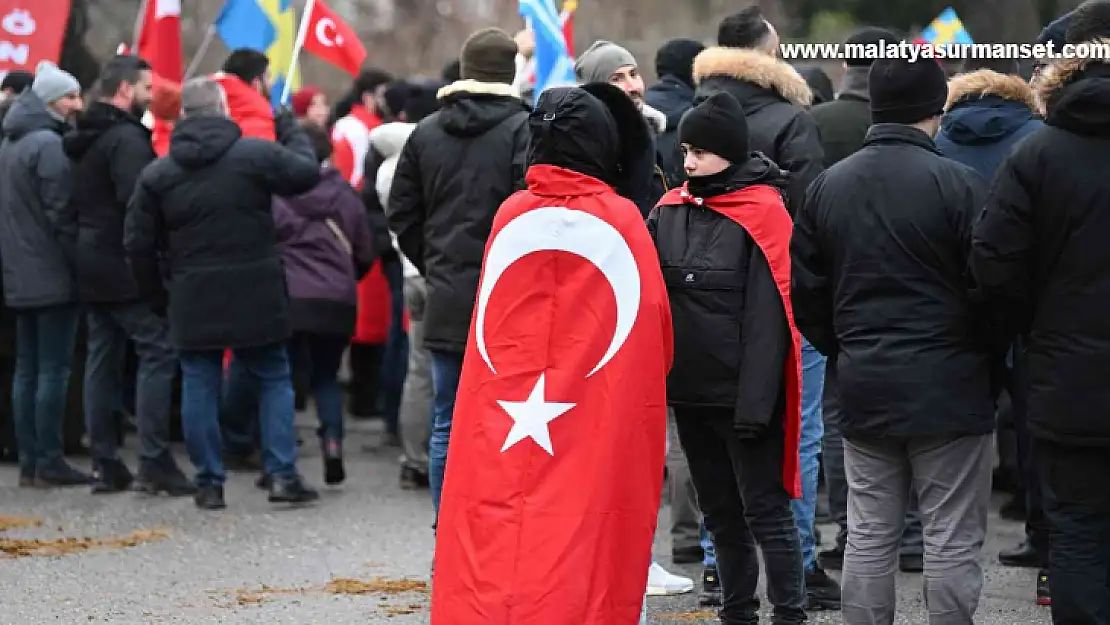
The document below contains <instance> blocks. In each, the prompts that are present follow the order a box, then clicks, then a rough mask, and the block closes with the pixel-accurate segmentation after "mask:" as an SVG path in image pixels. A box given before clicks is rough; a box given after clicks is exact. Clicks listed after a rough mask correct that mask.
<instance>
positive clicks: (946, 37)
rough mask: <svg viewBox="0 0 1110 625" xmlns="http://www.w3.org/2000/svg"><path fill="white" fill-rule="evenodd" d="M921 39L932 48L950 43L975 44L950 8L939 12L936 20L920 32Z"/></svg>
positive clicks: (953, 10) (954, 11)
mask: <svg viewBox="0 0 1110 625" xmlns="http://www.w3.org/2000/svg"><path fill="white" fill-rule="evenodd" d="M921 38H922V39H924V40H925V41H928V42H929V43H931V44H933V45H934V46H943V45H947V44H950V43H959V44H965V45H971V44H973V43H975V42H974V41H973V40H972V39H971V33H969V32H967V29H966V28H964V23H963V22H961V21H960V17H959V16H958V15H956V10H955V9H953V8H952V7H948V8H947V9H945V10H943V11H941V13H940V15H938V16H937V19H935V20H933V22H932V23H931V24H929V26H928V27H927V28H926V29H925V30H923V31H921Z"/></svg>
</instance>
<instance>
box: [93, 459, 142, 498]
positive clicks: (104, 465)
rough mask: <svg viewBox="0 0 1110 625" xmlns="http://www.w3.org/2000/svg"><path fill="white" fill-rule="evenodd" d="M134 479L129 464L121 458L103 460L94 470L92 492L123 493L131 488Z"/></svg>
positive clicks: (96, 493)
mask: <svg viewBox="0 0 1110 625" xmlns="http://www.w3.org/2000/svg"><path fill="white" fill-rule="evenodd" d="M134 481H135V478H134V476H132V475H131V471H130V470H129V469H128V468H127V465H125V464H123V463H122V462H120V461H119V460H101V461H100V462H98V463H97V467H96V470H95V471H94V472H93V487H92V492H93V494H94V495H104V494H108V493H121V492H123V491H126V490H130V489H131V483H132V482H134Z"/></svg>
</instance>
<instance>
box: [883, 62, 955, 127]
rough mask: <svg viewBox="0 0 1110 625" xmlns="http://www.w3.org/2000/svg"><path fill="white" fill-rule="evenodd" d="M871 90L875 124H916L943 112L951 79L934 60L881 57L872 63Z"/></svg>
mask: <svg viewBox="0 0 1110 625" xmlns="http://www.w3.org/2000/svg"><path fill="white" fill-rule="evenodd" d="M867 90H868V92H869V93H870V95H871V123H874V124H883V123H895V124H914V123H917V122H919V121H921V120H923V119H928V118H930V117H933V116H934V115H940V114H941V112H942V111H943V110H944V101H945V100H946V99H947V98H948V81H947V80H946V79H945V76H944V69H942V68H941V66H940V64H939V63H937V62H936V61H934V60H933V59H921V60H919V61H916V62H914V61H909V60H907V59H902V58H894V59H879V60H877V61H875V63H874V64H872V65H871V71H870V72H869V73H868V78H867Z"/></svg>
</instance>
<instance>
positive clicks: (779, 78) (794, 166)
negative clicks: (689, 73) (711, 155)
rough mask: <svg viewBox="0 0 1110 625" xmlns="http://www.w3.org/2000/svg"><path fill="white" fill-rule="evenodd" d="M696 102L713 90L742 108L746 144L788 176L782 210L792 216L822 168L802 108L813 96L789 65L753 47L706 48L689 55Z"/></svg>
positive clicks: (817, 142) (816, 139)
mask: <svg viewBox="0 0 1110 625" xmlns="http://www.w3.org/2000/svg"><path fill="white" fill-rule="evenodd" d="M694 82H696V83H697V84H698V86H697V91H696V92H695V96H694V103H695V104H697V103H698V102H701V101H702V100H703V99H705V98H707V97H709V96H710V95H712V94H713V93H716V92H718V91H727V92H728V93H730V94H732V95H733V96H734V97H735V98H736V99H737V100H739V101H740V105H741V106H742V107H743V108H744V116H745V117H746V118H747V121H748V133H749V144H750V146H751V149H752V150H753V151H755V152H761V153H763V154H764V155H766V156H767V157H768V158H770V159H771V160H772V161H774V162H775V164H776V165H778V166H779V167H780V168H781V169H783V170H785V171H786V172H787V173H788V175H789V180H790V182H789V188H788V190H787V195H786V197H787V199H786V208H787V210H789V211H790V213H791V214H793V213H794V212H795V211H797V210H798V206H801V204H802V198H803V197H804V196H805V192H806V189H807V188H808V187H809V185H810V183H811V182H813V179H814V178H816V177H817V175H818V174H820V173H821V171H822V170H823V169H824V167H823V162H824V153H823V151H822V149H821V137H820V133H819V132H818V130H817V124H816V123H815V122H814V121H813V118H812V117H811V116H810V114H809V112H807V111H806V110H805V107H806V106H808V105H809V104H810V102H811V101H812V99H813V95H812V93H811V92H810V90H809V85H807V84H806V81H805V79H804V78H802V77H801V76H800V75H799V74H798V72H797V71H795V70H794V68H792V67H791V66H790V65H788V64H786V63H784V62H783V61H780V60H778V59H775V58H772V57H770V56H767V55H766V54H763V53H762V52H757V51H755V50H747V49H740V48H708V49H706V50H705V51H703V52H702V53H701V54H699V55H698V56H697V58H696V59H694Z"/></svg>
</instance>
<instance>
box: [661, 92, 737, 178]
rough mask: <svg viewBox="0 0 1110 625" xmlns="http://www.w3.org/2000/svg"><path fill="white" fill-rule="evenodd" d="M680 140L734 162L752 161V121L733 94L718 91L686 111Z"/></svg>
mask: <svg viewBox="0 0 1110 625" xmlns="http://www.w3.org/2000/svg"><path fill="white" fill-rule="evenodd" d="M678 141H679V143H688V144H690V145H691V146H692V147H695V148H699V149H702V150H705V151H707V152H712V153H714V154H716V155H717V156H720V157H721V158H723V159H725V160H727V161H728V162H730V163H733V164H736V163H743V162H744V161H746V160H748V121H747V120H746V119H744V109H743V108H741V107H740V102H739V101H737V99H736V98H735V97H733V96H732V94H729V93H726V92H724V91H718V92H717V93H714V94H713V95H711V96H709V97H708V98H706V99H705V100H702V101H701V103H699V104H698V105H697V106H695V107H694V108H692V109H690V110H689V111H686V114H685V115H683V116H682V120H681V121H680V122H678Z"/></svg>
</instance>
